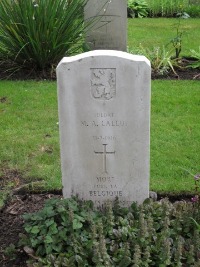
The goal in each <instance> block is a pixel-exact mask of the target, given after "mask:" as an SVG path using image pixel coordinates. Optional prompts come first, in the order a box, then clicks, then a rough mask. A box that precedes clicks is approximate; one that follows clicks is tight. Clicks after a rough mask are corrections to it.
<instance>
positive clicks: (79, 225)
mask: <svg viewBox="0 0 200 267" xmlns="http://www.w3.org/2000/svg"><path fill="white" fill-rule="evenodd" d="M82 226H83V224H82V223H81V222H80V221H79V220H77V219H74V220H73V229H74V230H77V229H80V228H82Z"/></svg>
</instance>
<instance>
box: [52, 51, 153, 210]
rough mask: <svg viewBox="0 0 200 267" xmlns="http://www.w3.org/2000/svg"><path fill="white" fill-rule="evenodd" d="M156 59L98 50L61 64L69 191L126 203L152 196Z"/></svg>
mask: <svg viewBox="0 0 200 267" xmlns="http://www.w3.org/2000/svg"><path fill="white" fill-rule="evenodd" d="M150 76H151V71H150V63H149V61H148V60H147V59H146V58H145V57H144V56H135V55H131V54H128V53H125V52H119V51H111V50H110V51H106V50H98V51H91V52H87V53H84V54H81V55H77V56H73V57H68V58H67V57H66V58H63V60H62V61H61V62H60V63H59V65H58V67H57V78H58V99H59V125H60V137H61V162H62V182H63V194H64V197H65V198H69V197H71V195H78V196H79V197H80V198H81V199H84V200H86V199H87V200H88V199H89V200H93V201H94V202H95V204H96V205H97V206H98V205H102V204H103V203H104V202H105V201H106V200H114V199H115V198H116V197H118V198H119V201H120V203H121V205H122V206H129V205H130V204H131V203H132V202H133V201H137V202H138V203H141V202H142V201H143V200H144V199H146V198H147V197H148V196H149V158H150V155H149V147H150V143H149V139H150V138H149V135H150Z"/></svg>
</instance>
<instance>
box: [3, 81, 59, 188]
mask: <svg viewBox="0 0 200 267" xmlns="http://www.w3.org/2000/svg"><path fill="white" fill-rule="evenodd" d="M0 88H1V89H0V98H2V97H5V98H6V100H5V102H4V103H0V114H1V116H0V123H1V128H0V136H1V137H3V138H2V141H1V145H0V146H1V158H0V165H4V166H6V167H8V168H9V169H18V170H22V171H23V176H24V178H26V180H27V182H28V181H29V180H31V181H32V180H33V181H38V180H41V179H42V180H45V181H48V183H47V189H48V188H59V187H60V188H61V181H60V177H61V174H60V160H59V143H58V139H59V131H58V115H57V96H56V83H55V82H35V81H28V82H3V81H1V82H0Z"/></svg>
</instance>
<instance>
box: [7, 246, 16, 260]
mask: <svg viewBox="0 0 200 267" xmlns="http://www.w3.org/2000/svg"><path fill="white" fill-rule="evenodd" d="M4 254H5V255H6V256H7V257H8V258H9V259H10V260H14V259H16V257H17V249H16V247H15V245H14V244H10V245H9V246H8V247H7V248H6V249H5V251H4Z"/></svg>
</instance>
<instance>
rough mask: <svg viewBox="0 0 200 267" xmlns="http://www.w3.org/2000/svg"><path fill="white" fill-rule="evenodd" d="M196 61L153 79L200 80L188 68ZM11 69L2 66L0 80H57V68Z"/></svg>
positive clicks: (187, 60)
mask: <svg viewBox="0 0 200 267" xmlns="http://www.w3.org/2000/svg"><path fill="white" fill-rule="evenodd" d="M195 61H196V60H195V59H193V58H182V59H180V60H179V62H178V64H179V67H178V68H175V71H176V74H175V73H173V71H169V73H167V74H164V75H158V74H156V73H152V79H153V80H154V79H167V80H169V79H170V80H171V79H173V80H193V79H194V80H200V70H199V69H192V68H188V66H189V64H190V63H193V62H195ZM11 67H12V66H9V65H8V66H5V65H2V66H1V65H0V80H1V79H3V80H4V79H5V80H6V79H8V80H56V72H55V68H50V69H49V70H43V71H38V70H35V69H26V68H24V69H21V70H19V71H10V72H9V71H7V70H9V69H12V68H11ZM5 70H6V71H5Z"/></svg>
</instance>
